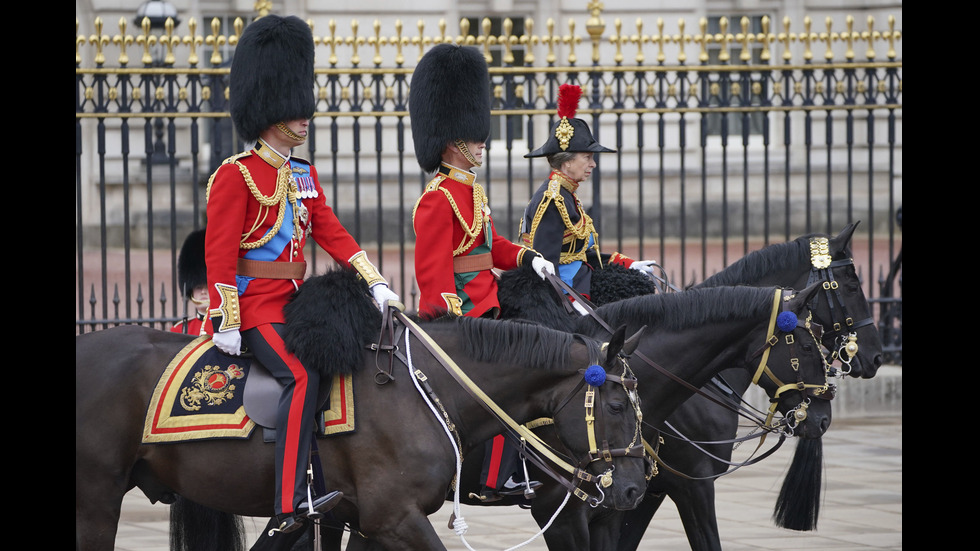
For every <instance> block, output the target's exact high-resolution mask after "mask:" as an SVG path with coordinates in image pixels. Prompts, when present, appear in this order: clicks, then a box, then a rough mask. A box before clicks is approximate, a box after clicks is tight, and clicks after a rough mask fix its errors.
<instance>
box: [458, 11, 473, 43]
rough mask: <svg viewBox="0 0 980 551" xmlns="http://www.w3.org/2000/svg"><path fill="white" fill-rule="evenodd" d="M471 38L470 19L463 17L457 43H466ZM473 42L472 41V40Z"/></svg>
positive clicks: (460, 21)
mask: <svg viewBox="0 0 980 551" xmlns="http://www.w3.org/2000/svg"><path fill="white" fill-rule="evenodd" d="M469 38H470V20H469V19H467V18H465V17H464V18H462V19H460V20H459V36H457V37H456V43H457V44H466V43H467V41H468V39H469ZM470 44H472V42H470Z"/></svg>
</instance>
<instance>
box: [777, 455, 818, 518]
mask: <svg viewBox="0 0 980 551" xmlns="http://www.w3.org/2000/svg"><path fill="white" fill-rule="evenodd" d="M822 474H823V439H822V438H813V439H810V438H801V439H799V441H798V442H797V444H796V455H794V456H793V462H792V464H791V465H790V467H789V472H787V473H786V477H785V479H783V487H782V489H781V490H780V491H779V498H777V499H776V509H775V512H774V513H773V515H772V516H773V520H774V521H775V522H776V525H777V526H779V527H782V528H788V529H790V530H800V531H808V530H816V528H817V516H818V515H819V514H820V484H821V476H822Z"/></svg>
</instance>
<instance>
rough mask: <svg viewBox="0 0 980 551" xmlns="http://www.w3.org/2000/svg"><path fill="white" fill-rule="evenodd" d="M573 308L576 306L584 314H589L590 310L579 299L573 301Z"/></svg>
mask: <svg viewBox="0 0 980 551" xmlns="http://www.w3.org/2000/svg"><path fill="white" fill-rule="evenodd" d="M572 308H575V311H576V312H578V313H579V314H581V315H583V316H588V315H589V311H588V310H586V309H585V306H582V303H581V302H579V301H577V300H573V301H572Z"/></svg>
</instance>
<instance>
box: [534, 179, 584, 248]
mask: <svg viewBox="0 0 980 551" xmlns="http://www.w3.org/2000/svg"><path fill="white" fill-rule="evenodd" d="M561 187H563V188H565V189H567V190H569V191H570V192H571V193H572V196H573V197H575V208H576V209H577V210H578V212H579V215H580V217H579V221H578V224H573V223H572V219H571V217H570V216H569V214H568V209H567V208H566V206H565V198H564V197H562V194H561V190H560V189H559V188H561ZM577 188H578V184H577V183H576V182H573V181H572V180H570V179H568V178H567V177H566V176H565V175H564V174H561V173H560V172H558V171H554V172H552V173H551V181H550V182H548V189H547V190H546V191H545V192H544V200H543V201H541V203H540V204H539V205H538V209H537V210H536V211H535V212H534V218H533V219H532V220H531V231H530V233H529V234H528V237H527V238H526V239H525V242H526V243H528V244H530V243H533V242H534V234H535V233H536V232H537V231H538V224H540V223H541V218H542V217H543V216H544V213H545V211H546V210H548V204H549V203H551V202H554V203H555V208H556V209H558V214H559V215H561V220H562V222H563V223H564V224H565V229H566V230H567V231H568V232H569V233H570V234H571V235H569V236H568V237H566V238H564V239H563V240H562V243H563V244H564V243H569V242H571V241H572V240H576V239H577V240H579V241H586V240H587V239H588V237H589V236H590V235H591V236H592V238H593V241H594V242H595V245H594V247H595V248H596V250H598V248H599V236H598V235H596V231H595V225H594V224H593V223H592V217H591V216H589V215H588V214H586V213H585V209H584V208H583V207H582V202H581V201H580V200H579V198H578V195H576V194H575V190H576V189H577ZM585 259H586V255H585V249H583V250H581V251H578V252H574V251H572V252H565V251H562V254H561V258H560V259H559V263H560V264H569V263H571V262H574V261H576V260H582V261H584V260H585Z"/></svg>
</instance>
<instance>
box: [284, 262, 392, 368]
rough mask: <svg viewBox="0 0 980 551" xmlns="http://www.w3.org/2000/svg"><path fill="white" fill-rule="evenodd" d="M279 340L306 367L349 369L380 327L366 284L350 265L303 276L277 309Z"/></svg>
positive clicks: (373, 338)
mask: <svg viewBox="0 0 980 551" xmlns="http://www.w3.org/2000/svg"><path fill="white" fill-rule="evenodd" d="M283 313H284V314H285V317H286V329H285V331H284V334H283V340H284V341H285V343H286V350H287V351H289V352H292V353H293V354H295V355H296V357H297V358H299V360H300V361H301V362H302V363H303V365H304V366H306V367H307V369H316V370H317V371H319V372H320V373H321V374H323V375H332V374H335V373H344V374H346V373H353V372H354V371H356V370H357V369H358V368H359V367H360V366H361V364H362V363H363V358H364V349H365V347H366V346H367V345H369V344H370V343H372V342H375V341H376V340H377V338H378V336H379V335H380V330H381V312H380V311H379V310H378V307H377V306H376V305H375V303H374V299H372V298H371V295H370V291H369V289H368V286H367V284H366V283H365V282H364V280H363V279H361V277H360V276H359V275H358V274H357V272H356V271H354V270H351V269H336V270H331V271H328V272H326V273H325V274H323V275H319V276H313V277H310V278H308V279H307V280H306V281H305V282H303V285H301V286H300V287H299V289H298V290H297V291H296V292H295V293H293V296H292V298H291V299H290V301H289V303H288V304H286V306H285V307H284V308H283Z"/></svg>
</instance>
